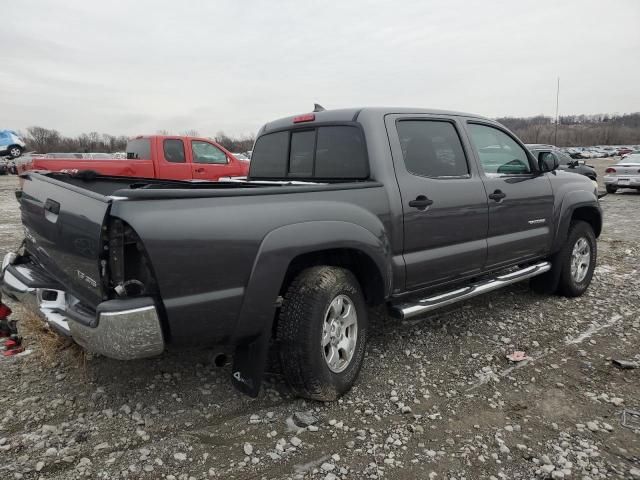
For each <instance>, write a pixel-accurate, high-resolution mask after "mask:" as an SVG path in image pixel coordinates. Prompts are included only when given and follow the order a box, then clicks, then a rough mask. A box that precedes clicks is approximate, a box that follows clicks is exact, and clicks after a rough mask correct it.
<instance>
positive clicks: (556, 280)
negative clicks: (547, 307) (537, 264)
mask: <svg viewBox="0 0 640 480" xmlns="http://www.w3.org/2000/svg"><path fill="white" fill-rule="evenodd" d="M559 256H560V252H556V253H554V254H553V255H552V256H551V257H550V258H549V262H550V263H551V270H549V271H548V272H547V273H543V274H542V275H538V276H536V277H533V278H532V279H531V280H530V281H529V284H530V285H531V288H532V290H533V291H534V292H536V293H541V294H545V295H550V294H554V293H556V292H557V291H558V285H559V284H560V274H561V273H562V264H561V262H560V260H559V258H558V257H559Z"/></svg>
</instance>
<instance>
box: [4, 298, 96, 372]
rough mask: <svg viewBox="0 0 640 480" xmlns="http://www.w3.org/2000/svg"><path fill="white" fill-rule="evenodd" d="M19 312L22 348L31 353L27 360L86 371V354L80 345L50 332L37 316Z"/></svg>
mask: <svg viewBox="0 0 640 480" xmlns="http://www.w3.org/2000/svg"><path fill="white" fill-rule="evenodd" d="M21 310H22V312H20V314H21V315H20V317H19V320H18V333H19V334H20V336H21V337H22V341H23V345H24V347H25V348H26V349H30V350H32V351H33V353H32V354H31V355H29V357H27V358H30V359H33V360H34V361H37V362H39V363H41V364H42V365H43V366H52V365H54V364H58V363H66V364H69V365H71V366H74V367H76V368H81V369H82V370H85V369H86V365H87V353H86V352H85V351H84V350H83V349H82V347H80V345H78V344H77V343H75V342H74V341H73V340H71V339H70V338H65V337H63V336H61V335H58V334H57V333H55V332H54V331H52V330H51V329H50V328H49V327H48V326H47V325H46V323H45V322H44V321H43V320H42V318H41V317H39V316H38V314H36V313H34V312H30V311H27V310H24V309H21ZM14 315H15V313H14Z"/></svg>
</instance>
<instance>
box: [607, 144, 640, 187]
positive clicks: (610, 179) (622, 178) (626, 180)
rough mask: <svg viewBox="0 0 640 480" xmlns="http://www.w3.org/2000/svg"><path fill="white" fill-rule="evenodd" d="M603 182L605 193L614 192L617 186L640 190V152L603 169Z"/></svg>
mask: <svg viewBox="0 0 640 480" xmlns="http://www.w3.org/2000/svg"><path fill="white" fill-rule="evenodd" d="M604 184H605V187H606V189H607V193H616V192H617V191H618V189H619V188H634V189H636V190H640V153H634V154H632V155H628V156H627V157H626V158H625V159H623V160H620V162H618V163H616V164H615V165H613V166H611V167H609V168H607V169H606V170H605V176H604Z"/></svg>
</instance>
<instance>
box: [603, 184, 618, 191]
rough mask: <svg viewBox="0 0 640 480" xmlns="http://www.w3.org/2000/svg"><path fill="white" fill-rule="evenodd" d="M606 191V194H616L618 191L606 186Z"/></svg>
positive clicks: (611, 186)
mask: <svg viewBox="0 0 640 480" xmlns="http://www.w3.org/2000/svg"><path fill="white" fill-rule="evenodd" d="M606 189H607V193H616V192H617V191H618V189H617V188H616V187H614V186H613V185H607V186H606Z"/></svg>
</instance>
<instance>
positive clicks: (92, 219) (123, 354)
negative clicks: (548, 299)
mask: <svg viewBox="0 0 640 480" xmlns="http://www.w3.org/2000/svg"><path fill="white" fill-rule="evenodd" d="M23 178H24V187H23V190H22V191H21V192H18V193H19V195H18V197H19V201H20V208H21V215H22V223H23V225H24V232H25V237H26V238H25V242H24V248H22V249H21V250H19V251H18V252H14V253H11V254H9V255H7V257H6V258H5V259H4V263H3V272H4V274H3V283H2V288H3V291H4V292H5V293H6V294H7V295H8V296H9V297H11V298H14V299H18V300H21V301H23V302H27V303H29V304H30V305H31V306H32V307H33V308H35V309H37V310H38V311H39V312H40V313H41V314H42V315H43V317H44V318H45V320H46V321H47V322H48V323H49V324H50V325H51V327H52V328H54V329H56V330H57V331H59V332H61V333H63V334H66V335H70V336H71V337H72V338H73V339H74V340H75V341H76V342H77V343H79V344H80V345H82V346H83V347H85V348H86V349H88V350H91V351H94V352H97V353H100V354H103V355H106V356H108V357H112V358H116V359H123V360H126V359H136V358H141V357H148V356H154V355H159V354H161V353H162V352H163V351H164V350H165V348H167V347H168V346H170V345H203V346H214V347H216V348H221V349H223V348H224V349H225V350H226V351H227V352H230V353H232V356H233V363H232V369H231V376H232V381H233V382H234V383H235V385H236V386H237V387H238V388H239V389H240V390H242V391H243V392H245V393H247V394H249V395H253V396H255V395H257V394H258V391H259V388H260V383H261V380H262V376H263V371H264V368H265V362H266V360H267V355H268V351H269V349H270V347H271V346H273V347H275V348H276V349H277V351H278V352H279V354H278V355H279V358H280V363H281V366H282V371H283V373H284V376H285V378H286V380H287V382H288V383H289V385H290V386H291V388H292V389H293V391H294V392H295V393H297V394H298V395H300V396H303V397H306V398H310V399H317V400H334V399H336V398H337V397H339V396H340V395H341V394H343V393H345V392H347V391H348V390H349V389H350V387H351V386H352V385H353V384H354V382H355V380H356V377H357V375H358V372H359V370H360V368H361V366H362V364H363V361H364V356H365V355H364V353H365V346H366V343H367V337H368V336H369V328H370V324H369V322H368V315H369V312H370V311H374V310H373V307H375V311H376V312H379V311H380V309H386V311H387V312H388V314H390V315H391V316H392V317H395V318H398V319H406V318H411V317H416V316H421V315H425V314H427V313H428V312H431V311H433V310H434V309H437V308H439V307H442V306H445V305H449V304H451V303H453V302H457V301H463V300H466V299H469V298H471V297H474V296H476V295H478V294H481V293H484V292H489V291H492V290H495V289H498V288H501V287H504V286H506V285H510V284H513V283H515V282H519V281H524V280H529V279H530V283H531V286H532V287H533V288H534V289H535V290H536V291H539V292H546V293H558V294H561V295H565V296H568V297H576V296H579V295H582V294H583V293H584V292H585V290H586V289H587V287H588V286H589V283H590V282H591V278H592V275H593V270H594V267H595V265H596V252H597V244H596V239H597V237H598V236H599V234H600V231H601V228H602V214H601V209H600V206H599V204H598V197H597V192H596V191H595V189H594V186H593V184H592V183H591V181H590V180H589V179H588V178H586V177H584V176H582V175H573V174H570V173H566V172H563V171H560V170H558V161H557V158H556V157H554V156H553V155H548V156H545V155H540V157H539V158H535V157H534V156H533V155H532V154H531V152H530V151H529V150H528V149H527V148H526V147H525V146H524V145H523V144H522V142H521V141H520V140H518V139H517V138H516V137H515V136H514V135H513V134H512V133H511V132H509V130H507V129H506V128H504V127H503V126H502V125H500V124H498V123H496V122H494V121H492V120H489V119H486V118H482V117H479V116H475V115H468V114H464V113H455V112H448V111H436V110H422V109H414V108H409V109H407V108H361V109H340V110H325V111H315V112H313V113H308V114H304V115H299V116H293V117H289V118H283V119H280V120H276V121H273V122H270V123H268V124H266V125H265V126H264V127H262V129H261V130H260V131H259V133H258V136H257V139H256V142H255V145H254V150H253V156H252V161H251V167H250V171H249V176H248V178H247V179H246V181H241V182H238V181H226V182H201V183H193V182H184V181H162V180H157V179H150V180H147V179H145V180H142V179H137V178H121V177H109V176H97V177H78V176H73V175H69V174H63V173H47V174H41V173H27V174H25V175H23ZM123 368H126V367H123Z"/></svg>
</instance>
